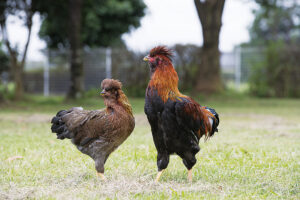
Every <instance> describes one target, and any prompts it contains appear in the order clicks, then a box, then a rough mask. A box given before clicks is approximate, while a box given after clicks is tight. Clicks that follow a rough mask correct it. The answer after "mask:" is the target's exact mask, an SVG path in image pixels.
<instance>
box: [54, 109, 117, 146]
mask: <svg viewBox="0 0 300 200" xmlns="http://www.w3.org/2000/svg"><path fill="white" fill-rule="evenodd" d="M110 115H111V114H108V113H106V111H105V110H92V111H89V110H83V109H82V108H78V107H76V108H72V109H70V110H68V111H60V112H59V113H58V114H57V115H56V117H54V118H53V120H52V123H53V122H54V123H53V126H55V121H58V122H59V125H60V126H59V128H58V129H55V130H54V132H56V133H57V136H58V138H60V139H63V138H64V137H67V138H70V139H73V142H74V144H76V145H80V146H83V145H86V144H88V143H90V142H91V141H93V140H94V139H97V138H100V137H103V138H104V139H105V137H107V133H108V132H110V129H111V128H112V127H111V126H110V124H111V123H110V117H111V116H110ZM53 126H52V127H53ZM59 129H60V130H62V131H61V132H59ZM57 130H58V131H57Z"/></svg>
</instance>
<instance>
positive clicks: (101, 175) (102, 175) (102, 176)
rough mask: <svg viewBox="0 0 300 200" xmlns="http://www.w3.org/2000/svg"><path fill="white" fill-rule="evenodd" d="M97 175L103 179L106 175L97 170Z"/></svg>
mask: <svg viewBox="0 0 300 200" xmlns="http://www.w3.org/2000/svg"><path fill="white" fill-rule="evenodd" d="M97 176H99V177H100V178H101V180H103V181H105V180H106V177H105V176H104V174H103V173H99V172H97Z"/></svg>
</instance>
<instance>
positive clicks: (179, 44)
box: [0, 0, 300, 199]
mask: <svg viewBox="0 0 300 200" xmlns="http://www.w3.org/2000/svg"><path fill="white" fill-rule="evenodd" d="M157 45H167V47H168V48H170V49H172V50H173V51H174V58H173V63H174V67H175V68H176V71H177V72H178V75H179V89H180V91H181V92H182V93H184V94H186V95H189V96H193V98H194V99H195V100H196V101H197V102H199V103H200V104H201V105H205V106H208V107H211V108H214V109H216V111H217V112H218V113H219V116H220V126H219V127H218V128H219V132H218V133H217V134H215V135H214V137H213V138H212V139H211V140H209V141H208V142H204V140H201V141H200V144H199V145H200V147H201V151H200V152H199V153H198V154H197V160H198V162H197V164H196V166H195V167H194V168H193V169H194V171H193V173H194V177H193V180H194V182H193V184H188V183H187V181H186V169H185V168H184V167H183V164H182V160H181V159H180V158H179V157H177V156H174V157H172V158H171V159H172V160H171V162H170V165H169V167H168V170H166V172H165V173H164V175H163V177H162V182H161V184H158V185H156V184H153V180H154V178H155V175H156V173H157V172H156V149H155V146H154V143H153V139H152V134H151V129H150V126H149V123H148V120H147V118H146V116H145V114H144V103H145V98H144V96H145V90H146V87H147V84H148V81H149V67H148V65H147V63H145V62H143V57H144V56H145V55H147V54H148V53H149V50H150V49H152V48H153V47H155V46H157ZM110 77H111V78H114V79H119V80H121V81H122V83H123V85H124V87H123V89H124V91H125V93H126V95H127V96H129V101H130V103H131V105H132V108H133V112H134V117H135V122H136V124H135V129H134V131H133V133H132V135H131V136H130V137H129V138H128V139H127V140H126V141H125V142H124V143H123V144H122V145H121V146H120V147H119V148H118V149H117V150H116V151H115V152H114V153H113V154H112V155H111V156H110V158H109V159H108V161H107V163H106V165H105V169H106V171H105V174H106V176H107V177H108V181H105V182H102V181H101V180H100V179H99V178H98V177H96V176H95V169H94V167H95V165H94V162H93V161H92V159H90V158H89V157H87V156H85V155H83V154H81V153H80V152H79V151H78V150H77V149H76V147H75V146H74V145H72V144H71V142H70V141H67V140H63V141H59V140H57V139H56V136H55V135H54V134H52V133H51V129H50V120H51V118H52V117H53V116H54V115H55V113H57V111H59V110H62V109H69V108H71V107H76V106H82V107H83V108H84V109H88V110H94V109H100V108H103V107H104V105H103V99H102V98H101V96H100V94H99V93H100V91H101V89H100V83H101V81H102V80H103V79H104V78H110ZM299 98H300V0H0V199H103V198H105V197H107V198H106V199H300V198H299V194H300V187H299V180H300V171H299V163H300V145H299V141H300V140H299V139H300V134H299V133H300V123H299V122H300V101H299ZM120 163H122V164H120ZM201 197H202V198H201Z"/></svg>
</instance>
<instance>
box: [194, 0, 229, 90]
mask: <svg viewBox="0 0 300 200" xmlns="http://www.w3.org/2000/svg"><path fill="white" fill-rule="evenodd" d="M194 3H195V6H196V10H197V13H198V16H199V19H200V22H201V25H202V33H203V47H202V52H201V55H200V58H201V65H200V66H199V68H198V71H197V76H196V77H197V78H196V80H195V88H194V90H195V91H196V92H206V93H213V92H217V91H220V90H222V88H223V84H222V79H221V70H220V51H219V35H220V30H221V26H222V13H223V8H224V4H225V0H206V1H201V0H194Z"/></svg>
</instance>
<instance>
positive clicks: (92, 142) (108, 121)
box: [51, 79, 135, 179]
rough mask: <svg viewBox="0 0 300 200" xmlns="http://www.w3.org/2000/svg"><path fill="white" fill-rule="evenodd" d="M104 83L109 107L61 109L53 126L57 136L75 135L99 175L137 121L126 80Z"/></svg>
mask: <svg viewBox="0 0 300 200" xmlns="http://www.w3.org/2000/svg"><path fill="white" fill-rule="evenodd" d="M101 86H102V89H103V90H102V92H101V95H102V96H103V97H104V104H105V106H106V108H105V109H102V110H92V111H89V110H83V108H81V107H75V108H72V109H70V110H62V111H59V112H58V113H57V114H56V116H54V117H53V119H52V121H51V123H52V127H51V130H52V132H53V133H56V135H57V139H61V140H63V139H65V138H68V139H71V141H72V143H73V144H74V145H75V146H76V147H77V148H78V150H79V151H81V152H82V153H84V154H87V155H88V156H90V157H91V158H92V159H93V160H94V161H95V167H96V171H97V174H98V176H100V178H102V179H105V176H104V164H105V162H106V160H107V158H108V156H109V155H110V154H111V153H112V152H113V151H114V150H115V149H116V148H117V147H118V146H120V145H121V144H122V143H123V142H124V141H125V140H126V139H127V137H128V136H129V135H130V134H131V132H132V131H133V129H134V126H135V122H134V117H133V115H132V108H131V105H130V104H129V102H128V99H127V97H126V95H125V94H124V93H123V91H122V89H121V88H122V84H121V83H120V82H119V81H117V80H113V79H104V80H103V81H102V83H101Z"/></svg>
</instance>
